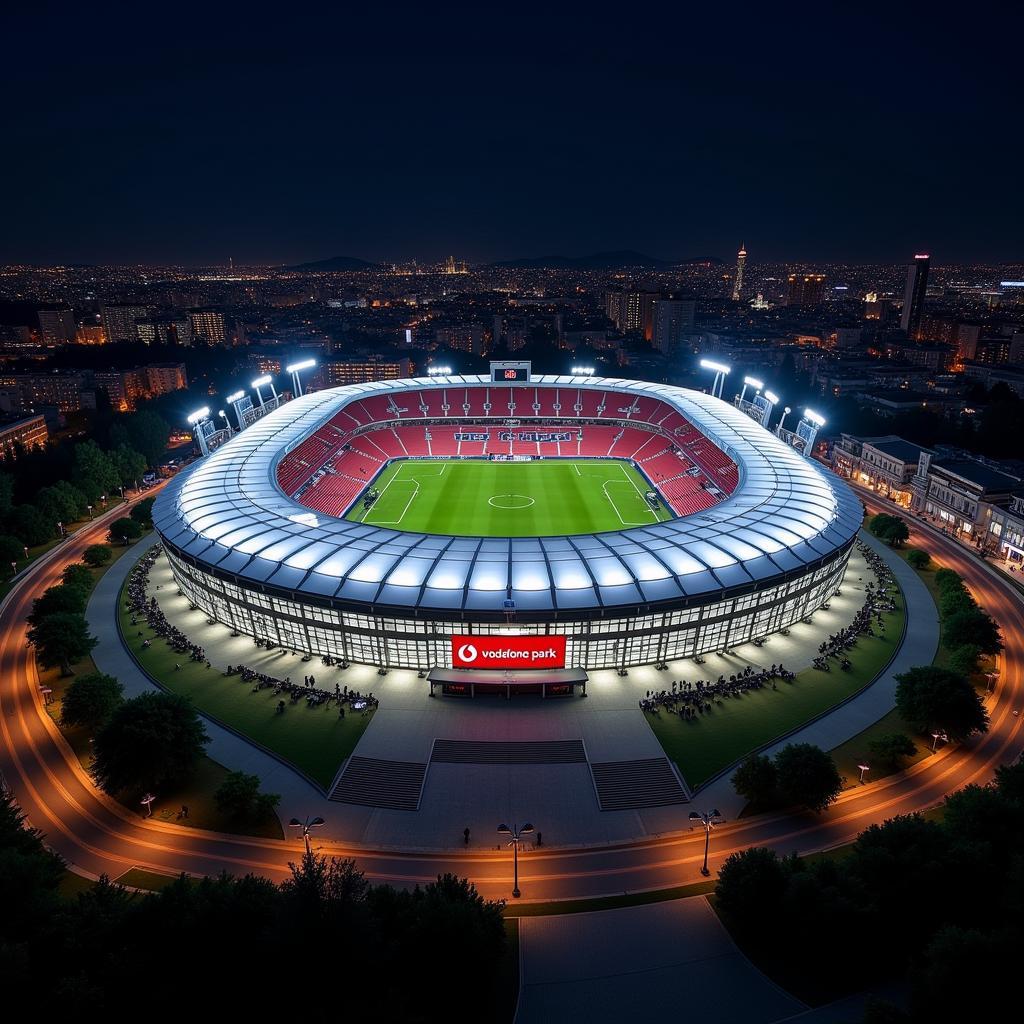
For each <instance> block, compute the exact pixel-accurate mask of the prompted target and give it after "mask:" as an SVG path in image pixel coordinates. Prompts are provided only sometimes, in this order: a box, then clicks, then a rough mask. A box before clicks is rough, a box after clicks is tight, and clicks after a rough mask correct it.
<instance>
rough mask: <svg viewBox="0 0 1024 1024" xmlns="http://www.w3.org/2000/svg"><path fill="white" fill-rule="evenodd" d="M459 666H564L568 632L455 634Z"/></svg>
mask: <svg viewBox="0 0 1024 1024" xmlns="http://www.w3.org/2000/svg"><path fill="white" fill-rule="evenodd" d="M452 665H453V666H454V667H455V668H488V669H490V668H496V669H503V668H564V667H565V637H564V636H551V635H546V636H507V635H506V636H493V637H489V636H476V635H473V636H467V635H465V634H463V635H462V636H453V637H452Z"/></svg>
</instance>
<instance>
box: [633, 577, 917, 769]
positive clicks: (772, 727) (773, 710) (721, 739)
mask: <svg viewBox="0 0 1024 1024" xmlns="http://www.w3.org/2000/svg"><path fill="white" fill-rule="evenodd" d="M905 621H906V613H905V608H904V603H903V598H902V594H901V595H900V596H899V597H898V598H897V608H896V610H895V611H893V612H887V613H886V615H885V635H884V637H883V636H873V637H870V636H865V637H861V638H860V639H859V640H858V641H857V645H856V647H855V648H854V649H853V651H852V652H851V653H850V660H851V661H852V662H853V668H852V669H851V670H850V671H849V672H843V671H842V670H841V669H839V668H838V667H837V666H836V664H835V662H834V661H833V667H832V671H831V672H819V671H818V670H817V669H814V668H807V669H804V671H802V672H798V673H797V677H796V680H795V681H794V682H792V683H782V682H780V683H779V684H778V689H777V690H772V689H763V690H753V691H751V692H750V693H746V694H743V695H742V696H740V697H733V698H729V699H727V700H724V701H722V703H720V704H716V705H715V706H714V710H712V711H707V712H705V713H704V714H703V715H698V716H697V717H696V718H693V719H689V720H686V719H683V718H681V717H680V716H679V715H672V714H668V713H667V712H661V713H657V714H656V713H650V712H645V715H646V718H647V721H648V722H649V723H650V726H651V728H652V729H653V730H654V734H655V736H657V737H658V741H659V742H660V743H661V745H662V747H664V749H665V753H666V754H667V755H668V756H669V757H670V758H671V759H672V760H673V761H675V762H676V764H677V765H678V766H679V770H680V771H681V772H682V773H683V778H685V779H686V781H687V783H688V784H689V785H690V786H699V785H701V784H702V783H704V782H707V780H708V779H710V778H711V777H712V776H713V775H716V774H717V773H718V772H720V771H722V769H724V768H727V767H728V766H729V765H731V764H733V763H734V762H735V761H738V760H740V759H741V758H743V757H745V756H746V755H747V754H749V753H750V752H751V751H753V750H757V749H758V748H760V747H762V746H764V745H766V744H768V743H770V742H771V741H772V740H774V739H777V738H778V737H780V736H783V735H785V734H786V733H788V732H790V731H791V730H792V729H795V728H797V727H798V726H801V725H804V724H805V723H807V722H809V721H810V720H811V719H813V718H816V717H817V716H818V715H821V714H823V713H824V712H826V711H828V710H829V709H830V708H832V707H834V706H835V705H836V704H839V703H840V702H841V701H844V700H846V699H847V698H848V697H851V696H853V695H854V694H855V693H857V692H858V691H859V690H862V689H863V688H864V687H865V686H867V685H868V684H869V683H870V682H872V680H874V679H875V677H876V676H877V675H878V674H879V673H880V672H881V671H882V669H883V668H884V667H885V666H886V665H887V664H888V663H889V660H890V659H891V658H892V656H893V654H894V653H895V652H896V650H897V648H898V647H899V644H900V643H901V640H902V636H903V627H904V623H905Z"/></svg>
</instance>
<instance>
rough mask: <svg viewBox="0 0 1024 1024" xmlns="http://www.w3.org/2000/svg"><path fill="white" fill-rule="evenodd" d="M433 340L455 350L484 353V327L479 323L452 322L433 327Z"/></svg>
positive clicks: (479, 354)
mask: <svg viewBox="0 0 1024 1024" xmlns="http://www.w3.org/2000/svg"><path fill="white" fill-rule="evenodd" d="M434 341H435V342H436V344H438V345H440V346H441V347H442V348H450V349H454V350H455V351H457V352H470V353H472V354H473V355H475V356H482V355H483V354H484V329H483V327H482V326H481V325H480V324H454V325H449V326H444V327H435V328H434Z"/></svg>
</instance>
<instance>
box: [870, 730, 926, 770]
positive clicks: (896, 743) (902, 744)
mask: <svg viewBox="0 0 1024 1024" xmlns="http://www.w3.org/2000/svg"><path fill="white" fill-rule="evenodd" d="M916 752H917V746H916V744H915V743H914V741H913V740H912V739H911V738H910V737H909V736H908V735H907V734H906V733H903V732H891V733H887V734H886V735H885V736H879V737H878V739H876V740H872V741H871V742H870V743H869V744H868V754H870V756H871V759H872V760H873V761H877V762H878V763H879V764H880V765H882V766H883V767H885V768H890V769H899V768H902V767H903V759H904V758H905V757H913V755H914V754H915V753H916Z"/></svg>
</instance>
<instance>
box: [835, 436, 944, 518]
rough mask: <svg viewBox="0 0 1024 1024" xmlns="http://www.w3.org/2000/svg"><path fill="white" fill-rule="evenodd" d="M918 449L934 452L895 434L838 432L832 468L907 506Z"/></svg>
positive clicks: (920, 452) (911, 493)
mask: <svg viewBox="0 0 1024 1024" xmlns="http://www.w3.org/2000/svg"><path fill="white" fill-rule="evenodd" d="M922 453H923V454H927V455H934V452H932V451H931V450H930V449H928V448H922V447H921V446H920V445H916V444H912V443H911V442H910V441H904V440H903V438H901V437H896V435H895V434H887V435H886V436H885V437H865V438H857V437H854V436H853V435H852V434H842V435H840V438H839V440H838V441H837V442H836V443H835V445H834V446H833V449H832V468H833V469H834V470H835V471H836V473H838V474H839V475H840V476H844V477H846V478H848V479H851V480H853V481H855V482H856V483H859V484H861V485H862V486H864V487H868V488H870V489H871V490H873V491H876V492H877V493H878V494H880V495H881V496H882V497H883V498H888V499H889V500H890V501H894V502H896V504H897V505H901V506H902V507H903V508H910V504H911V502H912V500H913V491H912V489H911V481H912V480H913V479H914V476H915V474H916V473H917V468H918V463H919V461H920V458H921V455H922Z"/></svg>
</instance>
